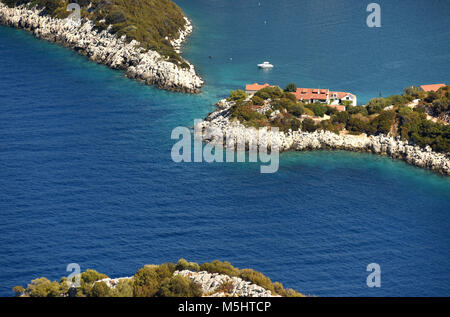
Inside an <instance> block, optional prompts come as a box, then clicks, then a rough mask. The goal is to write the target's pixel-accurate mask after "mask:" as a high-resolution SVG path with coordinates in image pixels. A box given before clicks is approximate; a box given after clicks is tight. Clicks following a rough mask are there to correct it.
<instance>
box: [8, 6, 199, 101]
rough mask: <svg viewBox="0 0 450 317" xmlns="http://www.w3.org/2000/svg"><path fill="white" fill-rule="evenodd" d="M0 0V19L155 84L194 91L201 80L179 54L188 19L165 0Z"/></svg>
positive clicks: (135, 77)
mask: <svg viewBox="0 0 450 317" xmlns="http://www.w3.org/2000/svg"><path fill="white" fill-rule="evenodd" d="M72 2H73V3H75V4H76V5H78V7H79V8H80V12H79V15H80V18H79V20H78V21H77V20H74V19H73V17H72V15H71V14H73V12H72V11H68V9H67V8H68V2H67V1H61V0H0V23H1V24H4V25H7V26H12V27H16V28H21V29H25V30H28V31H29V32H31V33H32V34H34V35H35V36H36V37H38V38H41V39H45V40H48V41H51V42H56V43H58V44H61V45H63V46H65V47H68V48H71V49H73V50H75V51H77V52H78V53H79V54H81V55H85V56H87V57H88V58H89V59H90V60H92V61H95V62H97V63H100V64H104V65H107V66H108V67H110V68H113V69H119V70H123V71H125V75H126V76H127V77H129V78H132V79H136V80H139V81H142V82H144V83H146V84H148V85H154V86H156V87H158V88H160V89H165V90H170V91H178V92H185V93H198V92H199V91H200V88H201V87H202V85H203V81H202V79H201V78H200V76H199V75H197V74H196V72H195V69H194V66H193V65H192V64H190V63H189V62H188V61H186V60H185V59H183V58H182V57H181V56H180V54H179V53H180V49H181V44H182V42H183V41H184V40H185V38H186V37H187V36H188V35H189V34H190V33H191V32H192V24H191V22H190V21H189V19H188V18H187V17H186V16H185V15H184V13H183V11H182V10H181V9H180V8H179V7H178V6H177V5H176V4H175V3H173V2H172V1H171V0H135V1H132V2H128V1H123V0H110V1H101V0H76V1H75V0H74V1H72Z"/></svg>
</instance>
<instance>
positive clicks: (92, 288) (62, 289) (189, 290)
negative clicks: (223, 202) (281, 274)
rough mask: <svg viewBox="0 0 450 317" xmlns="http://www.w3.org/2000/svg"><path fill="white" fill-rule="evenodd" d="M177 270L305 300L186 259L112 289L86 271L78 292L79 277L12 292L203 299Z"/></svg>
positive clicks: (150, 268) (252, 276)
mask: <svg viewBox="0 0 450 317" xmlns="http://www.w3.org/2000/svg"><path fill="white" fill-rule="evenodd" d="M176 270H179V271H181V270H190V271H193V272H200V271H207V272H209V273H220V274H226V275H229V276H231V277H234V276H235V277H240V278H242V279H243V280H246V281H249V282H251V283H254V284H257V285H259V286H261V287H263V288H265V289H267V290H270V291H272V293H273V294H278V295H281V296H289V297H294V296H295V297H296V296H303V295H301V294H300V293H298V292H296V291H294V290H292V289H285V288H284V287H283V285H282V284H281V283H278V282H276V283H272V281H271V280H270V278H268V277H266V276H264V275H263V274H262V273H260V272H256V271H254V270H251V269H242V270H240V269H238V268H235V267H234V266H232V265H231V264H230V263H229V262H221V261H217V260H216V261H213V262H211V263H203V264H202V265H199V264H198V263H195V262H188V261H186V260H185V259H180V260H179V261H178V262H177V263H176V264H175V263H170V262H169V263H164V264H161V265H146V266H144V267H143V268H141V269H139V270H138V271H137V272H136V274H135V275H134V276H133V277H132V278H130V279H122V280H120V281H119V283H118V284H117V285H116V286H115V287H113V288H110V287H109V286H108V285H107V284H106V283H105V282H103V281H101V280H103V279H105V278H107V276H106V275H105V274H101V273H98V272H97V271H94V270H87V271H86V272H83V273H81V274H80V276H79V277H80V286H79V287H77V288H74V287H71V285H72V283H73V282H74V281H76V279H77V277H73V278H72V280H71V281H68V280H67V278H62V279H61V280H60V282H59V283H58V282H57V281H53V282H52V281H50V280H48V279H47V278H45V277H42V278H38V279H35V280H33V281H31V283H30V284H28V286H27V287H26V288H24V287H22V286H15V287H14V288H13V291H14V293H15V295H16V296H25V297H67V296H71V297H73V296H76V297H199V296H202V295H203V294H202V290H201V286H200V285H198V284H196V283H194V282H193V281H192V280H191V279H190V278H188V277H184V276H181V275H173V273H174V272H175V271H176ZM227 289H232V285H230V283H228V284H227V283H224V284H223V285H221V286H220V287H219V290H218V291H226V290H227Z"/></svg>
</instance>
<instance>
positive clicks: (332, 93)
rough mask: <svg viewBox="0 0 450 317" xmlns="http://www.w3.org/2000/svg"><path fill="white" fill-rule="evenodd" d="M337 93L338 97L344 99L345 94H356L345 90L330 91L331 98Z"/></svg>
mask: <svg viewBox="0 0 450 317" xmlns="http://www.w3.org/2000/svg"><path fill="white" fill-rule="evenodd" d="M334 94H336V98H337V99H343V98H344V97H345V96H347V95H350V96H353V97H355V95H354V94H351V93H349V92H343V91H330V98H334V97H333V95H334Z"/></svg>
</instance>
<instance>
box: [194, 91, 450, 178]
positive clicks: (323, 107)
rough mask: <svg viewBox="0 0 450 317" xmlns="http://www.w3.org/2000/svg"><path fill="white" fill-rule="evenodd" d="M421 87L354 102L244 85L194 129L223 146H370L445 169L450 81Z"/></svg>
mask: <svg viewBox="0 0 450 317" xmlns="http://www.w3.org/2000/svg"><path fill="white" fill-rule="evenodd" d="M255 85H256V86H255ZM422 87H425V89H423V88H419V87H416V86H412V87H408V88H406V89H405V90H404V93H403V95H394V96H390V97H387V98H382V97H380V98H373V99H372V100H371V101H370V102H369V103H368V104H367V105H364V106H355V105H354V104H355V100H356V97H355V98H354V99H353V100H352V98H351V96H352V94H349V93H342V96H349V99H339V98H337V99H336V100H335V102H334V101H332V102H330V100H329V99H330V98H329V97H330V96H326V95H327V94H329V93H330V92H329V91H328V92H326V91H322V90H315V91H314V89H311V91H309V90H308V89H305V88H297V87H296V85H295V84H290V85H288V86H287V87H286V88H285V89H284V90H283V89H281V88H280V87H278V86H270V85H268V84H265V85H258V84H253V85H247V87H246V88H247V89H246V91H244V90H236V91H232V92H231V93H230V96H229V98H227V99H224V100H221V101H220V102H219V103H218V104H217V109H216V111H214V112H212V113H210V114H209V115H208V116H207V117H206V118H205V119H204V121H202V122H200V123H197V125H196V130H197V131H201V138H202V139H203V140H204V141H205V142H207V143H211V144H213V145H219V146H223V147H228V148H230V147H232V148H234V149H237V144H239V143H245V149H246V150H248V149H249V148H250V147H252V146H253V147H255V148H259V147H261V146H264V147H268V148H269V149H270V148H271V147H274V146H276V147H277V149H278V150H279V151H280V152H282V151H289V150H294V151H307V150H318V149H325V150H347V151H360V152H370V153H374V154H380V155H385V156H388V157H391V158H394V159H401V160H404V161H405V162H407V163H409V164H412V165H414V166H418V167H422V168H426V169H430V170H433V171H436V172H438V173H441V174H443V175H450V154H449V152H450V125H449V120H450V115H449V113H450V86H445V85H437V86H436V87H435V89H431V90H428V91H427V88H426V87H427V86H422ZM310 94H311V96H310V97H307V96H309V95H310ZM314 94H315V95H314ZM320 95H323V96H324V97H323V98H325V99H323V98H322V97H318V96H320ZM336 95H337V94H336ZM353 96H354V95H353ZM322 99H323V100H322ZM327 99H328V100H327ZM271 128H277V129H278V131H276V130H275V131H274V130H273V129H271Z"/></svg>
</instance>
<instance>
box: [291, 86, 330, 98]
mask: <svg viewBox="0 0 450 317" xmlns="http://www.w3.org/2000/svg"><path fill="white" fill-rule="evenodd" d="M329 92H330V91H329V90H328V89H317V88H297V91H296V92H293V94H294V95H295V97H296V98H297V100H312V99H315V100H326V99H328V94H329Z"/></svg>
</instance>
